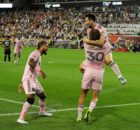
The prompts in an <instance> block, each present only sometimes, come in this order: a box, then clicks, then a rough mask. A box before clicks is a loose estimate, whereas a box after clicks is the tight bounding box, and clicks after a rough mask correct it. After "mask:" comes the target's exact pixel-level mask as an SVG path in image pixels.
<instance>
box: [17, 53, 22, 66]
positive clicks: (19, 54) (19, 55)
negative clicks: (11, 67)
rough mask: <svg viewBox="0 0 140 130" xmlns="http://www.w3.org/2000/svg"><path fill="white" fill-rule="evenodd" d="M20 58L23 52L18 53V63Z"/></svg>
mask: <svg viewBox="0 0 140 130" xmlns="http://www.w3.org/2000/svg"><path fill="white" fill-rule="evenodd" d="M20 57H21V52H18V60H17V63H19V62H20Z"/></svg>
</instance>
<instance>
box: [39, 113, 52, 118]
mask: <svg viewBox="0 0 140 130" xmlns="http://www.w3.org/2000/svg"><path fill="white" fill-rule="evenodd" d="M39 115H40V116H48V117H51V116H53V114H52V113H48V112H39Z"/></svg>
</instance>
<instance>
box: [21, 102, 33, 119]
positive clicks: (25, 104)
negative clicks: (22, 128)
mask: <svg viewBox="0 0 140 130" xmlns="http://www.w3.org/2000/svg"><path fill="white" fill-rule="evenodd" d="M30 107H31V104H30V103H28V102H25V103H24V104H23V107H22V111H21V113H20V117H19V119H22V120H24V119H25V116H26V113H27V112H28V110H29V109H30Z"/></svg>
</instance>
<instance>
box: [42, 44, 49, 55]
mask: <svg viewBox="0 0 140 130" xmlns="http://www.w3.org/2000/svg"><path fill="white" fill-rule="evenodd" d="M47 50H48V46H45V47H44V48H43V50H42V54H44V55H47Z"/></svg>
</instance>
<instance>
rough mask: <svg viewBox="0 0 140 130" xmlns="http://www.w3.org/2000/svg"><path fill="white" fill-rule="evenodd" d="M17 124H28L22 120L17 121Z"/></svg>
mask: <svg viewBox="0 0 140 130" xmlns="http://www.w3.org/2000/svg"><path fill="white" fill-rule="evenodd" d="M17 123H20V124H28V122H27V121H25V120H22V119H17Z"/></svg>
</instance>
